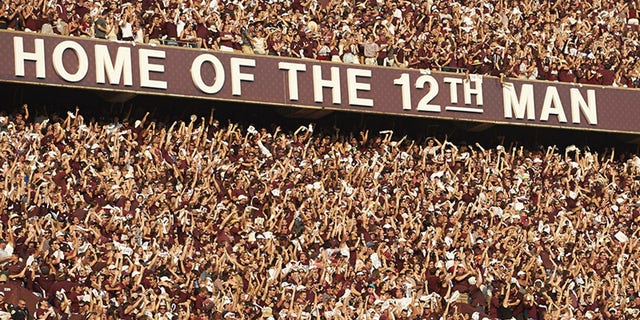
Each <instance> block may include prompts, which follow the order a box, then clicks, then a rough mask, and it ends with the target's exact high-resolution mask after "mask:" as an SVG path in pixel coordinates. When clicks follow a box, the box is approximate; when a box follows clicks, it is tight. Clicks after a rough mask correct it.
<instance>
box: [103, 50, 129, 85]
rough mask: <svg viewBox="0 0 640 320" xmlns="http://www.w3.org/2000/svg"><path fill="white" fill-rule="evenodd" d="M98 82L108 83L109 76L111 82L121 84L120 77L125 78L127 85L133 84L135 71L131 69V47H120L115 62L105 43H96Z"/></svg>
mask: <svg viewBox="0 0 640 320" xmlns="http://www.w3.org/2000/svg"><path fill="white" fill-rule="evenodd" d="M95 50H96V82H97V83H106V82H107V80H106V78H109V83H110V84H114V85H117V84H120V79H121V78H124V85H125V86H132V85H133V73H132V71H131V48H127V47H120V48H118V53H116V62H115V64H114V63H113V62H112V61H111V55H110V54H109V49H108V48H107V46H105V45H103V44H99V45H96V47H95Z"/></svg>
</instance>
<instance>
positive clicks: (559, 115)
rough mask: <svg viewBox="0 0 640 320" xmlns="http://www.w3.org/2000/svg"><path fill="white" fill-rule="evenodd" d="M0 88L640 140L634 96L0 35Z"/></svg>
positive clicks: (537, 84) (622, 91)
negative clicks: (10, 85)
mask: <svg viewBox="0 0 640 320" xmlns="http://www.w3.org/2000/svg"><path fill="white" fill-rule="evenodd" d="M0 52H2V55H3V56H4V57H5V58H4V59H3V62H2V63H1V64H0V81H6V82H19V83H30V84H40V85H53V86H65V87H78V88H87V89H97V90H110V91H126V92H135V93H142V94H160V95H171V96H181V97H193V98H202V99H214V100H224V101H244V102H250V103H258V104H273V105H284V106H296V107H304V108H320V109H327V110H344V111H356V112H370V113H382V114H394V115H406V116H422V117H432V118H441V119H458V120H467V121H478V122H490V123H508V124H524V125H537V126H549V127H561V128H574V129H587V130H599V131H615V132H629V133H640V121H638V119H636V118H637V115H638V114H639V113H638V112H637V111H636V103H637V101H640V91H637V90H626V89H617V88H612V87H606V88H605V87H597V86H582V85H577V84H565V83H554V82H540V81H520V80H514V81H508V82H505V83H500V81H499V79H497V78H494V77H486V76H484V77H483V76H479V75H470V76H469V77H465V75H463V74H456V73H443V72H429V71H425V70H413V69H399V68H388V67H386V68H385V67H375V66H374V67H371V66H364V65H353V64H349V65H347V64H340V63H330V62H320V61H316V60H302V59H288V58H280V57H268V56H257V55H243V54H230V53H222V52H212V51H207V50H198V49H186V48H177V47H164V46H163V47H154V46H146V45H135V44H132V43H128V42H126V43H125V42H108V41H101V40H92V39H84V38H69V37H58V36H45V35H40V34H30V33H16V32H6V31H4V32H0Z"/></svg>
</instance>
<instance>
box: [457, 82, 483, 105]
mask: <svg viewBox="0 0 640 320" xmlns="http://www.w3.org/2000/svg"><path fill="white" fill-rule="evenodd" d="M471 82H473V83H474V84H475V85H476V88H475V89H471ZM462 87H463V88H464V104H466V105H470V104H471V95H472V94H473V95H475V96H476V105H478V106H481V105H483V102H484V101H483V99H482V76H480V75H477V74H470V75H469V81H463V82H462Z"/></svg>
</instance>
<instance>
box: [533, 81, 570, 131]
mask: <svg viewBox="0 0 640 320" xmlns="http://www.w3.org/2000/svg"><path fill="white" fill-rule="evenodd" d="M551 114H555V115H557V116H558V121H559V122H560V123H567V116H566V115H565V114H564V109H563V108H562V101H560V95H559V94H558V89H556V87H552V86H549V87H547V92H546V93H545V95H544V104H543V105H542V114H541V115H540V120H541V121H549V115H551Z"/></svg>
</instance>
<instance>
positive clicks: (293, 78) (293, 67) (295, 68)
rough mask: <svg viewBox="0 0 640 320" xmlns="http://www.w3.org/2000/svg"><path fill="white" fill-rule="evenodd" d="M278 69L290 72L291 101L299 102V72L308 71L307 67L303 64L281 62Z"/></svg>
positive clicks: (288, 73)
mask: <svg viewBox="0 0 640 320" xmlns="http://www.w3.org/2000/svg"><path fill="white" fill-rule="evenodd" d="M278 69H280V70H287V71H289V72H287V77H288V82H289V100H291V101H298V72H304V71H307V66H306V65H304V64H302V63H291V62H279V63H278Z"/></svg>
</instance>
